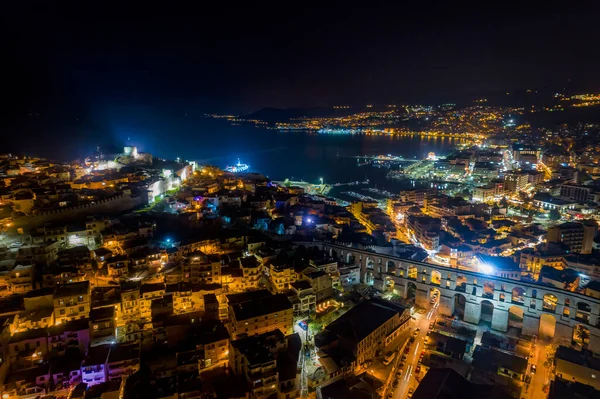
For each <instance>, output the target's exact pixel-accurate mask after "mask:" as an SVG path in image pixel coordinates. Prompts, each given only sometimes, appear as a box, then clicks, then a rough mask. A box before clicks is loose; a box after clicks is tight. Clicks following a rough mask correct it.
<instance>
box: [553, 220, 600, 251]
mask: <svg viewBox="0 0 600 399" xmlns="http://www.w3.org/2000/svg"><path fill="white" fill-rule="evenodd" d="M597 231H598V225H597V224H596V222H595V221H593V220H586V221H584V222H582V223H576V222H571V223H563V224H560V225H558V226H551V227H549V228H548V234H547V240H548V242H555V243H564V244H566V245H567V246H569V248H570V249H571V251H573V252H577V253H580V254H589V253H591V252H592V246H593V243H594V238H595V237H596V233H597Z"/></svg>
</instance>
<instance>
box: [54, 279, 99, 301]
mask: <svg viewBox="0 0 600 399" xmlns="http://www.w3.org/2000/svg"><path fill="white" fill-rule="evenodd" d="M89 291H90V282H89V281H81V282H78V283H71V284H62V285H59V286H58V287H57V288H56V292H55V293H54V297H55V298H65V297H70V296H75V295H86V294H88V293H89Z"/></svg>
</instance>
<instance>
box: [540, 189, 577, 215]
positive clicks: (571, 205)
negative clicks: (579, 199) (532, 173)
mask: <svg viewBox="0 0 600 399" xmlns="http://www.w3.org/2000/svg"><path fill="white" fill-rule="evenodd" d="M533 205H535V206H536V207H538V208H542V209H544V210H548V211H550V210H552V209H556V210H558V211H559V212H566V211H567V210H569V209H575V205H576V203H575V202H574V201H571V200H566V199H563V198H558V197H553V196H551V195H550V194H548V193H537V194H535V195H534V196H533Z"/></svg>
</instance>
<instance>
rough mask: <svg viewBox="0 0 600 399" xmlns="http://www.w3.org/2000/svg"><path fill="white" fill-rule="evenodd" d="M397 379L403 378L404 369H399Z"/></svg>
mask: <svg viewBox="0 0 600 399" xmlns="http://www.w3.org/2000/svg"><path fill="white" fill-rule="evenodd" d="M396 377H398V378H400V377H402V369H398V371H397V372H396Z"/></svg>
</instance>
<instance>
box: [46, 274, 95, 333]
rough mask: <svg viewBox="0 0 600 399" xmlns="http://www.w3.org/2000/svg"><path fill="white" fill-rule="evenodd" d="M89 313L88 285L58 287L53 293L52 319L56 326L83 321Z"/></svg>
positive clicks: (80, 283)
mask: <svg viewBox="0 0 600 399" xmlns="http://www.w3.org/2000/svg"><path fill="white" fill-rule="evenodd" d="M89 312H90V283H89V281H81V282H78V283H71V284H63V285H59V286H58V287H57V288H56V291H55V292H54V318H55V320H56V323H57V324H60V323H64V322H66V321H70V320H77V319H84V318H87V317H88V314H89Z"/></svg>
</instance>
